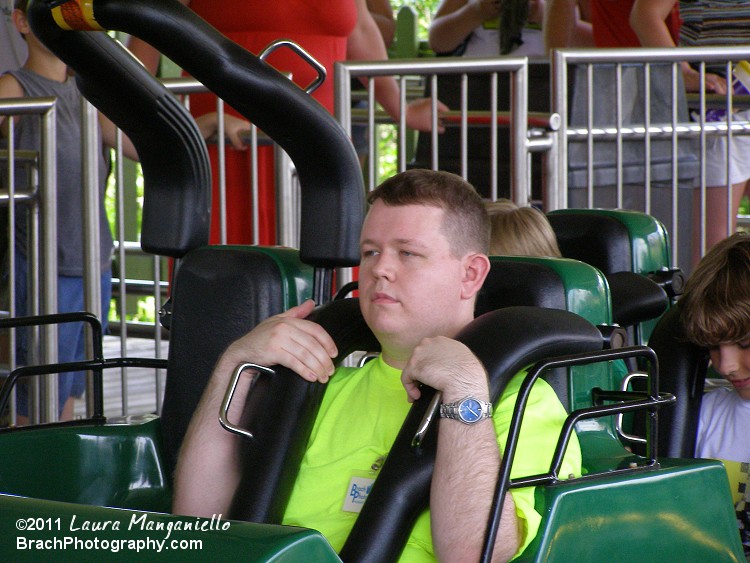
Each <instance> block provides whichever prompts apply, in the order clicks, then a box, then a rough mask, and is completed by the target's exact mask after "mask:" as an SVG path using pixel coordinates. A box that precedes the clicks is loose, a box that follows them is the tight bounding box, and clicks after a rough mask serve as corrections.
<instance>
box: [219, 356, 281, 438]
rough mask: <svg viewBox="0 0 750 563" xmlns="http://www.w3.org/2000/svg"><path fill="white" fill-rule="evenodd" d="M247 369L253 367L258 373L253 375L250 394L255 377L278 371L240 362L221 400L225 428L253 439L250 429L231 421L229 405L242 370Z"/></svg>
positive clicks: (222, 420) (221, 414) (221, 415)
mask: <svg viewBox="0 0 750 563" xmlns="http://www.w3.org/2000/svg"><path fill="white" fill-rule="evenodd" d="M246 369H253V370H255V371H256V372H257V373H256V374H255V375H254V376H253V382H252V383H251V387H250V390H249V391H248V396H249V395H250V393H251V392H252V386H253V384H254V383H255V379H256V378H258V377H259V376H260V375H261V374H263V373H265V374H267V375H274V374H275V373H276V372H275V371H273V370H272V369H271V368H267V367H265V366H259V365H258V364H251V363H245V364H240V365H239V366H237V367H236V368H235V370H234V373H233V374H232V379H231V380H230V381H229V385H228V386H227V391H226V393H224V399H223V400H222V401H221V408H220V409H219V423H220V424H221V425H222V426H223V427H224V429H225V430H228V431H229V432H232V433H233V434H239V435H240V436H245V437H246V438H250V439H251V440H252V439H253V438H254V436H253V434H252V432H250V431H249V430H245V429H244V428H240V427H239V426H237V425H235V424H233V423H231V422H229V417H228V415H229V405H230V404H231V403H232V398H233V397H234V392H235V390H236V389H237V383H238V382H239V380H240V377H241V376H242V372H243V371H245V370H246Z"/></svg>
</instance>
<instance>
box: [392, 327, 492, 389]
mask: <svg viewBox="0 0 750 563" xmlns="http://www.w3.org/2000/svg"><path fill="white" fill-rule="evenodd" d="M401 382H402V383H403V385H404V388H405V389H406V392H407V394H408V395H409V401H416V400H417V399H419V397H420V395H421V392H420V390H419V386H420V384H424V385H429V386H430V387H432V388H433V389H435V390H437V391H440V392H441V393H442V394H443V402H452V401H457V400H459V399H463V398H464V397H466V396H469V395H471V396H473V397H476V398H477V399H481V400H488V399H489V385H488V382H487V373H486V372H485V370H484V366H482V364H481V362H480V361H479V360H478V359H477V357H476V356H475V355H474V354H473V353H472V352H471V350H469V349H468V348H467V347H466V346H465V345H464V344H462V343H461V342H458V341H457V340H453V339H452V338H446V337H444V336H437V337H434V338H425V339H424V340H422V342H420V343H419V345H418V346H417V347H416V348H415V349H414V352H413V353H412V355H411V358H410V359H409V362H408V363H407V364H406V367H405V368H404V371H403V373H402V374H401Z"/></svg>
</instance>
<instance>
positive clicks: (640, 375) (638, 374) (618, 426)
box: [615, 371, 648, 444]
mask: <svg viewBox="0 0 750 563" xmlns="http://www.w3.org/2000/svg"><path fill="white" fill-rule="evenodd" d="M634 379H646V380H648V374H647V373H644V372H642V371H634V372H632V373H629V374H627V375H626V376H625V377H623V378H622V383H621V384H620V390H621V391H627V390H628V386H629V385H630V382H631V381H633V380H634ZM622 421H623V413H619V414H618V415H617V416H616V417H615V431H616V432H617V433H618V434H619V435H620V437H622V438H624V439H625V440H628V441H630V442H637V443H641V444H645V443H646V438H642V437H641V436H636V435H634V434H628V433H627V432H625V431H624V430H623V429H622Z"/></svg>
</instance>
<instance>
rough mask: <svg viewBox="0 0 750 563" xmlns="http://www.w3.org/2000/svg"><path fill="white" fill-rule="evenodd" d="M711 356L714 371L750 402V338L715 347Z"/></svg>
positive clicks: (710, 353)
mask: <svg viewBox="0 0 750 563" xmlns="http://www.w3.org/2000/svg"><path fill="white" fill-rule="evenodd" d="M709 356H710V357H711V363H712V364H713V367H714V369H715V370H716V371H717V372H718V373H719V374H721V376H722V377H723V378H724V379H726V380H727V381H729V383H731V384H732V387H733V388H734V390H735V391H737V394H738V395H739V396H740V397H742V398H743V399H744V400H746V401H750V338H749V339H746V340H743V341H741V342H736V343H723V344H719V345H718V346H714V347H713V348H711V349H710V350H709Z"/></svg>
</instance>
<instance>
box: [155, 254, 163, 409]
mask: <svg viewBox="0 0 750 563" xmlns="http://www.w3.org/2000/svg"><path fill="white" fill-rule="evenodd" d="M153 260H154V303H155V304H156V306H157V307H158V306H159V303H161V283H160V282H161V258H160V257H159V256H157V255H154V258H153ZM154 357H156V358H161V325H160V324H159V315H155V320H154ZM154 382H155V387H156V413H157V414H159V415H161V405H162V399H163V397H162V372H161V370H160V369H159V368H155V369H154Z"/></svg>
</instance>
